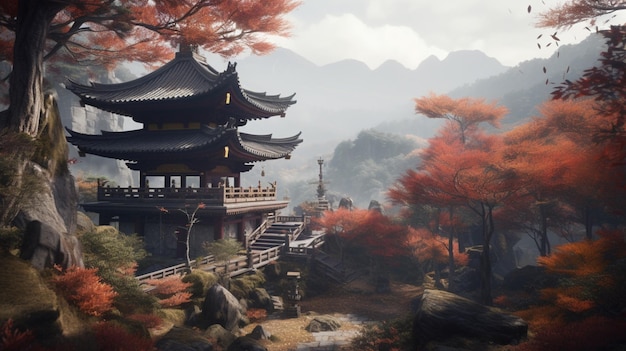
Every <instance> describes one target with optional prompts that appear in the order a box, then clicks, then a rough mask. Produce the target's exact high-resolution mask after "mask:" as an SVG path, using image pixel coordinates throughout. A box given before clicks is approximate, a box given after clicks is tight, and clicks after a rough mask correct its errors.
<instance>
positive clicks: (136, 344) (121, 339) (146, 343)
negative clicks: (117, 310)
mask: <svg viewBox="0 0 626 351" xmlns="http://www.w3.org/2000/svg"><path fill="white" fill-rule="evenodd" d="M93 331H94V333H95V335H96V342H97V343H98V350H99V351H152V350H153V349H154V344H153V342H152V340H151V339H149V338H145V337H143V336H140V335H135V334H131V333H130V332H129V331H127V330H126V329H124V328H122V327H121V326H119V325H116V324H113V323H107V322H100V323H97V324H95V325H94V327H93Z"/></svg>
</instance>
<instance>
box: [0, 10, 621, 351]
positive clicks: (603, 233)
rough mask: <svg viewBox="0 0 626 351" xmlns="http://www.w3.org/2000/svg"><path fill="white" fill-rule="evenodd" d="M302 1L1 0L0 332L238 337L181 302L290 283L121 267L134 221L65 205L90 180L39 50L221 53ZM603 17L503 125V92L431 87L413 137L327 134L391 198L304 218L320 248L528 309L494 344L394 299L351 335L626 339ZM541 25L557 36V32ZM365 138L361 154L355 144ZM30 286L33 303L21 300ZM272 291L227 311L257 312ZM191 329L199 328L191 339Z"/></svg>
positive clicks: (81, 55)
mask: <svg viewBox="0 0 626 351" xmlns="http://www.w3.org/2000/svg"><path fill="white" fill-rule="evenodd" d="M298 4H299V3H298V2H297V1H291V0H274V1H267V2H262V3H261V2H249V1H241V0H240V1H223V2H214V1H208V0H206V1H205V0H200V1H194V2H184V3H179V2H175V1H174V2H171V1H151V2H141V1H139V2H136V1H115V2H112V1H95V2H90V3H84V2H81V1H78V2H59V1H52V0H38V1H33V2H30V1H26V0H20V1H17V2H15V1H0V15H1V18H0V33H2V35H0V47H1V48H2V50H1V54H0V55H1V56H0V59H2V61H3V62H4V63H5V64H7V65H8V66H10V67H11V68H10V72H9V73H7V74H6V77H3V81H2V83H3V88H6V91H4V95H3V96H2V99H3V100H2V102H3V103H4V104H5V105H6V106H7V109H6V110H5V111H2V112H1V113H0V133H1V138H0V239H1V240H0V244H1V245H0V260H1V262H2V267H3V270H2V272H1V273H0V280H1V281H2V286H0V297H1V299H0V300H2V301H3V302H2V309H1V310H2V311H1V313H0V335H1V337H0V350H63V349H77V350H83V349H84V350H154V349H159V350H169V349H176V347H177V346H171V345H163V343H160V344H158V342H159V341H162V340H164V339H161V337H162V335H156V334H155V333H158V331H159V330H160V328H163V327H164V326H165V325H169V327H170V328H172V326H176V327H181V330H185V331H184V332H181V331H179V333H191V334H185V336H183V337H180V339H185V340H186V341H187V342H188V343H190V344H193V343H194V342H197V343H201V344H202V345H205V344H203V343H204V342H205V341H206V343H209V344H210V345H215V348H216V349H228V350H237V349H238V348H236V347H235V346H233V345H234V344H235V343H234V342H233V341H232V340H231V343H230V344H224V343H222V341H223V339H220V338H221V336H217V335H215V334H211V335H209V336H207V335H208V330H207V325H204V324H203V323H204V322H205V321H204V320H203V317H204V316H203V315H201V313H195V312H194V311H195V310H197V309H200V308H201V309H202V310H208V309H210V306H205V299H204V297H205V296H207V294H209V293H210V292H212V291H213V290H214V289H215V286H217V285H219V284H216V283H218V282H219V283H224V284H223V285H226V286H229V288H230V290H231V292H232V295H233V296H235V297H236V299H237V298H238V299H243V300H246V299H248V300H250V301H251V300H252V297H251V296H253V295H254V294H259V291H260V290H259V289H261V288H263V287H264V286H265V285H264V284H268V285H269V284H270V282H272V283H274V284H276V286H279V287H282V288H285V285H286V283H285V281H280V280H277V281H272V280H273V279H274V278H276V276H277V275H279V273H277V270H278V268H276V266H275V265H272V266H271V269H268V270H266V271H263V272H253V274H250V275H248V276H246V277H245V278H243V279H239V280H232V281H230V280H228V279H227V278H224V276H219V275H213V274H209V273H206V272H203V271H201V270H197V269H195V270H194V269H192V267H191V264H190V263H189V262H190V259H189V257H187V262H188V266H189V267H188V268H189V271H190V273H188V274H186V275H184V276H178V275H174V276H172V277H170V278H168V279H161V280H150V281H148V282H147V283H146V284H147V285H149V286H150V288H149V289H146V287H145V286H140V285H139V282H138V281H137V280H136V279H135V274H136V272H137V269H138V267H141V266H142V265H144V264H146V263H145V262H146V261H145V259H146V258H147V254H146V252H145V251H144V249H143V248H142V243H141V240H140V239H138V238H137V237H135V236H132V235H124V234H123V233H120V232H118V231H116V230H115V229H112V228H111V227H102V226H95V225H93V223H91V222H90V221H89V220H88V219H86V218H85V216H83V215H82V214H79V213H77V212H78V211H77V210H76V209H77V207H78V197H79V194H78V192H81V194H80V196H85V191H84V190H87V191H93V182H92V181H90V180H87V179H77V181H76V183H77V184H75V183H74V178H73V176H72V175H71V170H70V167H69V166H70V165H71V163H72V160H68V159H67V145H66V144H65V143H59V142H58V141H59V140H65V137H64V134H63V128H62V126H61V125H60V122H59V121H60V117H59V116H55V115H54V108H53V107H54V106H55V102H54V101H53V99H52V98H51V97H50V95H48V94H46V89H47V88H46V85H47V84H52V83H51V82H49V81H47V80H46V79H47V78H49V77H52V76H54V75H53V74H50V73H49V72H46V70H45V69H44V67H47V69H52V70H54V69H55V67H56V68H57V69H58V68H59V67H61V65H66V64H68V62H72V65H77V66H78V65H85V67H91V66H99V67H101V68H105V69H113V68H114V67H115V66H116V65H117V64H118V63H120V62H124V61H138V62H142V63H145V64H146V65H153V66H154V65H158V64H161V63H163V62H165V61H166V60H167V59H168V58H170V57H171V56H172V53H173V49H172V45H171V44H176V45H177V44H180V43H183V42H184V43H186V44H192V45H197V46H200V47H202V48H203V49H205V50H207V51H211V52H216V53H219V54H221V55H223V56H225V57H228V56H232V55H234V54H236V53H239V52H241V51H243V50H250V51H251V52H252V53H256V54H261V53H264V52H267V51H269V50H271V49H272V48H273V44H272V43H271V42H269V41H267V40H266V38H267V37H264V36H259V35H258V33H269V34H272V35H279V36H286V35H288V33H289V25H288V23H287V22H286V19H285V16H286V15H287V14H288V13H289V12H290V11H292V10H294V9H295V8H297V6H298ZM621 9H622V7H621V6H616V5H614V2H612V1H586V0H571V1H568V2H566V3H565V4H563V5H561V6H557V7H555V8H553V9H550V10H548V11H546V12H544V13H542V14H541V16H540V21H539V23H538V25H539V26H543V27H547V28H564V27H568V26H571V25H572V24H574V23H581V22H585V21H591V23H595V22H594V20H595V19H596V18H597V17H599V16H601V15H605V14H610V13H612V12H614V11H618V10H621ZM531 11H532V9H531V7H530V6H529V7H528V12H531ZM200 23H201V24H206V25H202V26H200V25H198V24H200ZM599 33H600V35H602V37H603V38H604V40H605V43H606V45H605V48H604V49H603V52H602V54H601V56H600V59H599V61H598V63H597V65H596V66H594V67H589V68H588V69H586V70H585V71H584V72H583V74H582V75H581V76H580V77H579V78H578V79H575V80H564V81H563V82H561V83H559V84H558V85H556V86H555V87H554V89H552V92H551V96H546V99H545V102H543V103H542V104H541V105H540V106H534V107H535V108H536V110H537V111H539V112H538V113H537V115H535V116H528V117H529V118H528V119H526V121H525V122H523V123H519V124H518V125H516V126H515V127H513V128H510V129H508V130H506V131H499V130H498V127H499V126H500V124H501V122H502V120H503V119H504V118H505V117H506V116H507V114H508V113H509V111H508V110H507V109H506V108H505V107H503V106H502V105H500V104H499V103H498V102H497V101H487V100H486V99H482V98H475V97H472V98H470V97H451V96H448V95H441V94H434V93H432V94H429V95H425V96H421V97H415V99H414V112H415V113H416V115H417V116H416V117H415V118H429V119H439V120H442V121H443V124H442V127H441V128H440V129H439V130H438V131H437V133H436V135H435V136H433V137H431V138H429V139H428V140H427V143H426V145H425V146H423V147H422V146H421V145H417V144H416V143H415V142H414V141H411V140H408V139H407V140H398V139H395V138H393V137H391V136H388V135H385V134H382V133H377V132H376V131H364V132H362V133H361V134H360V135H359V137H358V138H357V139H356V140H355V141H354V142H345V143H342V144H340V145H339V146H338V147H337V148H336V150H335V154H334V157H333V160H332V162H336V163H337V164H342V165H343V166H345V168H344V169H347V172H346V173H345V174H338V173H336V174H332V176H333V178H334V179H336V180H339V181H342V182H344V183H345V184H342V186H343V187H344V188H346V189H350V191H354V193H355V194H358V196H363V199H367V198H373V197H378V196H381V195H382V196H385V199H384V200H386V201H385V206H384V209H380V208H378V209H369V210H366V209H360V208H339V209H335V210H333V211H327V212H325V213H323V214H322V215H321V216H319V217H318V218H315V219H313V221H312V225H313V226H314V227H315V228H316V229H318V230H322V231H324V232H325V234H326V240H327V243H326V244H325V245H326V247H325V250H327V251H328V252H330V253H332V254H333V255H335V256H336V257H337V258H338V259H339V260H340V261H341V263H342V264H344V265H345V267H346V269H350V270H351V269H354V270H361V271H364V272H366V277H367V279H368V281H369V282H370V283H372V284H375V285H376V288H381V291H384V290H385V289H386V288H388V287H389V285H388V283H389V282H390V281H398V282H402V283H410V284H414V285H416V286H422V287H425V286H426V285H427V284H428V287H427V288H425V290H440V291H445V292H450V293H454V294H458V295H459V296H462V297H463V298H467V299H469V300H472V301H473V302H475V303H477V304H480V305H481V306H482V307H484V308H485V309H488V310H489V311H496V310H495V309H494V310H492V307H493V306H495V307H497V308H498V310H497V311H498V313H500V312H501V311H502V313H506V314H507V316H508V315H511V316H513V317H512V318H515V320H516V321H517V320H523V323H525V324H526V323H527V328H528V333H527V334H526V333H525V335H523V337H520V338H512V339H506V342H503V344H506V346H502V345H494V342H492V340H482V339H481V340H480V343H479V344H476V343H474V341H467V340H473V339H474V338H473V336H474V335H469V336H468V335H467V334H466V333H463V331H458V330H456V329H455V328H456V327H457V326H456V325H455V328H452V330H448V329H446V327H442V328H441V330H439V331H438V332H439V333H443V334H444V336H443V340H441V337H435V336H432V335H431V336H428V335H426V334H425V331H423V330H419V321H418V320H417V318H415V316H414V315H409V316H400V315H399V316H397V319H395V320H390V321H385V322H384V323H381V324H379V325H376V326H374V327H372V328H366V329H364V331H363V332H362V333H361V334H360V336H359V337H357V338H355V340H354V341H353V344H352V346H351V347H352V349H361V350H429V349H433V348H436V347H454V348H457V349H464V350H466V349H487V348H489V349H493V350H505V349H506V350H520V351H525V350H617V349H622V348H623V347H624V345H626V336H624V335H623V330H625V329H626V319H625V316H624V311H625V309H626V300H625V299H624V295H625V294H626V232H625V229H624V228H625V227H624V224H625V220H624V215H625V213H624V209H625V208H626V204H625V203H624V201H625V200H624V199H626V196H625V195H626V193H625V192H626V183H625V182H626V174H625V171H626V167H625V166H626V165H625V161H626V138H625V134H624V123H625V120H624V118H625V117H624V116H626V110H625V107H624V106H625V102H626V87H625V85H624V82H625V81H626V66H625V65H624V61H625V60H626V57H625V55H626V54H625V52H626V51H624V47H625V45H626V27H623V26H612V27H610V28H609V29H606V30H601V31H599ZM552 39H553V40H554V42H555V43H556V42H558V41H559V39H558V37H557V36H556V34H555V35H553V36H552ZM122 53H123V54H122ZM46 65H47V66H46ZM3 67H5V66H3ZM94 72H96V73H93V74H99V75H103V74H104V73H103V71H102V70H94ZM546 84H547V82H546ZM528 108H530V107H528ZM51 111H52V112H51ZM364 149H365V152H363V155H368V157H369V159H367V158H366V159H362V160H361V159H355V158H353V157H350V155H351V152H352V151H353V150H359V152H362V151H364ZM393 155H402V156H397V158H394V157H393ZM390 156H391V157H390ZM338 169H339V168H335V172H336V171H337V170H338ZM390 174H393V175H395V177H394V179H388V178H389V175H390ZM385 177H386V178H385ZM355 178H357V179H362V180H364V181H359V182H355V181H354V179H355ZM381 178H385V179H381ZM389 182H391V183H393V185H392V186H391V187H390V188H388V189H384V187H383V186H382V184H386V183H389ZM355 196H357V195H355ZM381 200H382V199H381ZM302 205H303V207H311V204H310V203H309V204H302ZM198 208H200V204H199V205H198V207H197V209H198ZM194 213H195V212H194ZM31 218H36V219H42V220H45V221H48V222H50V223H52V225H51V227H52V230H51V231H52V232H54V234H55V235H56V236H53V235H51V237H54V239H49V238H44V240H50V241H53V244H51V245H50V246H49V247H48V248H49V250H48V251H47V252H45V253H44V254H43V255H44V256H43V257H44V258H43V259H34V257H38V256H36V255H38V254H41V253H39V252H34V251H37V250H35V249H32V247H31V246H30V243H32V241H33V240H35V239H37V240H39V239H41V238H33V237H32V236H33V235H32V228H31V227H29V226H27V225H25V223H27V222H28V220H29V219H31ZM190 230H191V226H189V231H190ZM521 238H530V240H531V241H532V242H533V243H534V246H535V250H536V255H537V256H538V259H537V264H536V265H535V266H533V267H530V268H528V267H516V266H515V259H514V257H515V254H516V253H515V252H514V251H513V246H514V245H515V243H516V242H518V241H519V240H520V239H521ZM555 240H558V242H559V243H562V242H565V243H564V244H560V245H557V244H556V243H555ZM187 251H189V243H187ZM235 251H236V250H235ZM187 256H189V254H187ZM284 264H285V265H286V266H289V263H284ZM226 267H228V266H226ZM496 267H500V268H502V267H508V268H509V269H507V270H506V271H503V270H496V269H495V268H496ZM141 268H144V267H141ZM272 269H274V271H272ZM302 269H303V270H305V268H302ZM503 272H504V273H503ZM529 272H530V273H529ZM306 273H307V275H308V274H310V279H311V280H310V281H309V282H308V285H309V286H308V287H307V289H308V290H307V291H308V293H309V296H315V295H318V296H323V295H324V292H325V291H330V288H329V286H328V284H325V283H324V279H323V278H320V277H315V274H314V272H308V271H306ZM285 289H286V288H285ZM378 292H379V291H377V293H378ZM426 295H427V293H425V294H424V296H426ZM26 301H28V304H32V305H29V306H35V307H33V308H36V310H34V311H35V312H37V313H34V312H33V310H24V309H22V306H25V305H26ZM256 302H259V301H256ZM266 304H267V301H266V302H265V305H264V303H260V302H259V303H258V305H259V306H261V307H259V306H256V305H255V306H253V307H252V308H250V309H248V311H247V312H244V314H246V315H245V318H243V316H239V317H242V319H246V320H247V321H248V322H249V321H262V320H264V319H265V318H267V313H268V311H267V310H266V309H265V307H266ZM29 308H30V307H29ZM406 309H407V312H408V310H410V308H409V307H408V306H407V308H406ZM268 310H269V308H268ZM42 311H43V312H42ZM407 318H408V319H409V320H410V322H409V323H407ZM450 319H451V320H452V319H454V318H450ZM237 322H238V321H237ZM237 322H235V324H236V323H237ZM464 322H465V323H464V324H466V325H470V324H472V321H464ZM450 325H453V324H450ZM446 326H449V325H448V324H446ZM183 327H185V328H183ZM496 329H497V328H496ZM198 330H202V333H205V334H203V335H204V336H202V341H198V340H199V339H198V338H199V337H198V334H197V333H195V332H197V331H198ZM194 333H195V334H194ZM155 335H156V336H155ZM190 335H191V336H190ZM459 338H460V339H459ZM268 339H269V341H266V343H265V344H262V345H261V346H259V347H260V349H268V348H269V349H271V345H272V342H275V341H276V340H271V338H268ZM479 339H480V338H479ZM190 340H191V341H190ZM495 343H496V344H497V343H499V342H495ZM209 347H213V346H209ZM241 349H244V348H241Z"/></svg>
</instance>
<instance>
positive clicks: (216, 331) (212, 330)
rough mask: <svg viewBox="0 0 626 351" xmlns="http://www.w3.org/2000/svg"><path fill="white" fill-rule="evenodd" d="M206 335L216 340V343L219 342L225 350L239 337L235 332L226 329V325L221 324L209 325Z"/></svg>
mask: <svg viewBox="0 0 626 351" xmlns="http://www.w3.org/2000/svg"><path fill="white" fill-rule="evenodd" d="M204 336H205V337H207V338H208V339H210V340H213V341H215V343H217V344H218V345H219V346H220V347H221V348H222V349H224V350H225V349H226V348H227V347H228V346H230V344H232V343H233V341H235V339H236V338H237V337H236V336H235V334H233V333H231V332H229V331H228V330H226V329H224V327H222V326H221V325H219V324H213V325H212V326H210V327H208V328H207V330H206V331H205V332H204Z"/></svg>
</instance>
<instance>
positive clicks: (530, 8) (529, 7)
mask: <svg viewBox="0 0 626 351" xmlns="http://www.w3.org/2000/svg"><path fill="white" fill-rule="evenodd" d="M531 10H532V6H530V5H528V13H530V11H531Z"/></svg>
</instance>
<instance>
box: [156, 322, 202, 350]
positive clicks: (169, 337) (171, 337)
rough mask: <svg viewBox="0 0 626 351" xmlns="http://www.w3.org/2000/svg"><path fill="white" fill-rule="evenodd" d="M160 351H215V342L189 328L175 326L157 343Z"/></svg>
mask: <svg viewBox="0 0 626 351" xmlns="http://www.w3.org/2000/svg"><path fill="white" fill-rule="evenodd" d="M155 346H156V349H157V350H158V351H213V350H214V348H213V344H211V342H210V341H209V340H208V339H207V338H205V337H203V336H202V335H200V334H198V333H197V332H195V331H193V330H191V329H187V328H180V327H174V328H172V330H170V331H169V332H168V333H167V334H165V335H163V337H161V339H159V341H158V342H157V343H156V345H155Z"/></svg>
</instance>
